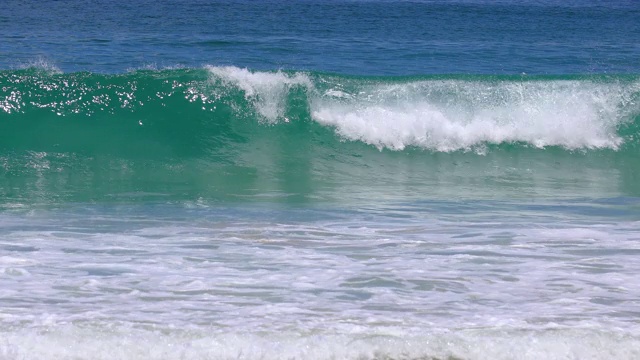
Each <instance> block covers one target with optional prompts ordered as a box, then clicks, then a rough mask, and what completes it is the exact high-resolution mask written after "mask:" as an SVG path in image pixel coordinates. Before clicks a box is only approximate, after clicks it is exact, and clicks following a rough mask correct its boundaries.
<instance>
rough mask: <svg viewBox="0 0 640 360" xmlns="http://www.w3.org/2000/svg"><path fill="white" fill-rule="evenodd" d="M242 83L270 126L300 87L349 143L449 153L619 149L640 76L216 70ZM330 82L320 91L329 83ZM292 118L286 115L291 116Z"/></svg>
mask: <svg viewBox="0 0 640 360" xmlns="http://www.w3.org/2000/svg"><path fill="white" fill-rule="evenodd" d="M208 70H209V71H210V72H211V73H212V74H213V76H214V78H215V79H222V80H223V81H224V82H225V83H226V84H230V85H232V86H236V87H238V88H239V89H242V90H243V91H244V93H245V96H246V98H247V100H249V101H250V103H251V104H253V106H254V107H255V109H256V111H257V113H258V114H260V115H261V116H263V117H264V118H265V119H267V121H268V122H270V123H272V124H273V123H276V122H278V121H279V120H282V119H284V114H285V112H286V108H287V106H288V104H287V101H288V100H287V97H288V95H289V94H290V91H291V89H292V88H293V87H296V86H298V87H303V88H305V89H306V91H307V93H308V96H309V101H310V112H311V116H312V118H313V119H314V120H315V121H317V122H318V123H320V124H323V125H327V126H331V127H333V128H334V129H335V131H336V133H337V134H338V135H340V136H341V137H342V138H344V139H346V140H353V141H362V142H364V143H367V144H370V145H374V146H376V147H378V148H379V149H382V148H388V149H392V150H403V149H404V148H406V147H408V146H414V147H419V148H423V149H428V150H433V151H442V152H450V151H457V150H464V151H468V150H475V151H479V150H480V151H481V150H482V147H483V146H485V145H486V144H502V143H516V142H517V143H526V144H529V145H530V146H532V147H536V148H543V147H547V146H560V147H564V148H566V149H569V150H576V149H594V148H608V149H614V150H616V149H618V148H619V146H620V145H621V144H622V143H623V142H624V139H623V138H621V137H620V136H619V135H618V133H617V130H618V128H619V127H620V126H621V125H623V123H624V122H625V121H632V119H631V118H632V116H634V114H635V115H637V113H638V111H639V110H640V109H639V108H638V106H639V105H638V104H636V103H635V102H634V98H633V97H634V96H635V94H637V93H638V91H640V83H637V82H636V83H628V84H622V83H618V82H595V81H591V80H526V78H523V80H522V81H517V80H509V81H507V80H505V81H499V82H496V81H489V80H484V81H482V80H421V81H405V82H398V83H393V82H388V83H384V82H376V81H366V80H353V79H349V78H339V77H326V78H320V79H318V80H317V81H316V82H317V84H314V83H313V81H312V79H311V76H310V75H308V74H305V73H293V74H287V73H283V72H277V73H269V72H250V71H249V70H246V69H240V68H235V67H208ZM321 89H322V90H321ZM284 120H285V121H288V119H284Z"/></svg>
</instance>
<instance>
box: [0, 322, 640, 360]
mask: <svg viewBox="0 0 640 360" xmlns="http://www.w3.org/2000/svg"><path fill="white" fill-rule="evenodd" d="M639 356H640V338H638V337H635V336H629V335H626V334H624V333H623V332H616V331H613V332H602V331H598V330H595V329H547V330H537V331H532V330H518V329H512V330H507V329H502V330H499V331H498V330H491V329H476V330H462V331H455V332H452V331H433V330H428V331H426V332H425V331H421V332H420V333H419V334H408V333H404V334H402V333H397V334H394V335H389V334H385V333H378V334H376V333H369V334H357V333H354V334H306V335H305V334H298V333H291V332H284V333H278V334H275V333H274V334H269V335H267V334H258V333H233V332H221V331H219V330H217V329H215V328H211V329H200V330H186V329H185V330H179V329H175V328H173V329H172V328H165V329H162V328H157V327H154V326H148V327H147V328H146V329H145V328H132V327H128V326H126V325H116V326H113V325H112V326H108V327H104V326H95V325H80V326H78V325H68V324H67V325H58V326H56V325H48V326H43V327H39V328H22V329H17V330H15V331H12V332H4V333H0V358H2V359H3V360H14V359H39V360H48V359H58V360H67V359H69V360H70V359H92V360H101V359H122V360H129V359H131V360H134V359H145V360H156V359H157V360H161V359H162V360H165V359H166V360H169V359H171V360H174V359H189V360H191V359H193V360H198V359H265V360H269V359H305V360H314V359H327V360H328V359H345V360H347V359H358V360H368V359H407V360H408V359H448V358H455V359H473V360H485V359H486V360H489V359H491V360H501V359H504V360H507V359H532V360H533V359H550V360H553V359H635V358H638V357H639Z"/></svg>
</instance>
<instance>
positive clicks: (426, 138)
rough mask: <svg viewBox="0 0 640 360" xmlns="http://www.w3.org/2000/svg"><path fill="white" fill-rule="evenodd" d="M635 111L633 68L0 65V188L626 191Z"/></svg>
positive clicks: (332, 193) (72, 196) (8, 197)
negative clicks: (87, 68) (505, 72)
mask: <svg viewBox="0 0 640 360" xmlns="http://www.w3.org/2000/svg"><path fill="white" fill-rule="evenodd" d="M639 126H640V76H636V75H620V76H610V75H588V76H587V75H585V76H535V77H531V76H524V75H523V76H473V75H469V76H467V75H439V76H423V77H355V76H341V75H335V74H324V73H313V72H252V71H249V70H245V69H238V68H234V67H207V68H203V69H172V70H157V71H156V70H140V71H134V72H130V73H126V74H111V75H109V74H93V73H88V72H87V73H72V74H61V73H55V72H51V71H46V70H42V69H23V70H12V71H2V72H0V166H1V167H0V170H2V171H3V176H2V177H1V178H0V186H1V187H0V189H1V190H0V196H1V198H2V199H4V202H5V203H13V202H23V203H24V202H27V203H29V202H56V201H106V200H109V199H115V200H123V199H124V200H127V201H129V200H132V199H133V200H135V201H137V199H140V198H143V199H148V198H158V197H159V198H162V199H165V198H169V199H214V200H217V199H222V200H229V199H247V198H251V199H258V198H259V199H270V200H269V201H272V200H273V199H285V200H286V201H291V199H294V200H296V201H311V200H318V199H320V200H322V199H334V200H335V199H343V198H349V197H351V198H367V197H368V196H370V194H371V193H375V194H377V195H376V196H379V197H383V198H384V197H394V196H400V195H402V196H408V197H411V196H449V194H450V193H451V194H455V195H456V196H494V195H496V194H497V195H496V196H498V195H499V194H503V195H506V194H509V193H511V191H515V192H521V190H522V189H523V188H527V187H529V188H531V187H533V189H534V190H535V191H540V192H542V193H543V194H542V195H545V194H547V195H549V194H555V195H554V196H556V195H557V193H556V192H553V191H552V190H553V189H554V188H557V187H560V188H562V189H564V190H563V191H562V192H561V194H565V195H567V196H581V195H584V194H585V193H583V192H581V191H580V189H579V188H578V187H572V185H571V184H573V185H576V184H581V183H583V182H585V181H588V182H590V184H591V185H587V186H586V188H588V189H587V190H588V191H595V192H604V193H607V194H609V195H611V194H613V195H621V194H622V195H634V196H635V195H636V194H637V193H639V192H638V186H637V185H635V183H637V182H636V180H638V179H637V177H638V176H637V175H636V174H638V170H639V169H638V165H637V161H636V159H637V155H638V145H639V144H640V138H639V137H638V134H640V131H639V130H640V128H639ZM567 171H569V172H568V173H567ZM527 174H529V175H527ZM509 176H511V177H512V178H509ZM531 179H535V181H537V182H535V184H532V182H531V181H532V180H531ZM545 179H546V180H545ZM541 181H542V182H543V184H542V185H540V182H541ZM567 184H568V185H567ZM593 184H596V185H597V186H595V185H593ZM607 184H609V185H607ZM583 185H584V184H583ZM592 185H593V186H592ZM576 186H577V185H576ZM594 187H595V188H596V189H595V190H594ZM478 189H480V190H478ZM483 189H484V190H483ZM500 189H503V190H504V191H502V192H501V191H500ZM465 191H467V193H465ZM535 191H533V192H532V193H531V195H532V196H534V195H540V194H537V193H536V192H535ZM416 192H417V193H416ZM425 192H426V194H425ZM525 193H526V192H525ZM368 194H369V195H368ZM412 194H413V195H412ZM464 194H466V195H464ZM589 194H590V195H589V196H591V195H593V196H598V195H594V194H591V193H589Z"/></svg>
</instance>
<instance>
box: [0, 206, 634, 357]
mask: <svg viewBox="0 0 640 360" xmlns="http://www.w3.org/2000/svg"><path fill="white" fill-rule="evenodd" d="M520 206H522V205H518V204H509V203H492V202H487V203H482V204H475V205H474V206H473V208H474V209H483V211H477V212H469V209H468V208H467V207H465V206H464V204H463V203H460V204H458V203H442V202H435V203H416V204H405V205H402V204H398V205H393V206H391V205H390V206H389V207H382V208H371V209H366V208H362V209H360V210H347V209H342V210H340V209H331V208H327V209H317V210H313V209H309V208H308V209H306V210H295V209H293V210H277V209H275V208H270V207H255V206H254V207H252V208H240V207H236V208H233V207H232V208H216V207H212V208H209V207H207V206H206V205H204V204H192V205H188V204H187V205H186V206H179V205H171V206H169V205H156V206H151V205H137V206H120V207H117V206H89V205H87V206H79V207H76V208H68V209H66V210H65V209H58V210H55V211H53V212H49V211H45V210H34V211H28V210H23V209H19V208H16V210H13V211H10V212H6V213H5V214H3V215H2V217H1V218H0V223H1V224H2V226H1V227H0V229H2V230H1V233H0V236H1V237H0V238H1V239H2V240H1V241H0V254H1V255H0V308H2V311H1V312H0V357H1V358H7V359H107V358H118V359H143V358H144V359H176V358H177V359H212V358H213V359H236V358H245V359H254V358H264V359H281V358H293V359H332V358H334V359H336V358H340V359H343V358H344V359H373V358H385V356H386V357H390V358H400V359H403V358H406V359H411V358H420V357H440V358H446V357H448V356H453V357H457V358H461V359H513V358H519V359H539V358H545V359H578V358H580V359H582V358H591V359H609V358H612V357H613V358H620V359H633V358H636V357H638V356H639V355H640V326H639V325H640V324H639V323H638V320H637V319H638V316H639V315H640V303H639V302H638V300H637V299H638V298H640V291H639V290H638V289H640V281H639V280H638V277H637V274H638V272H639V271H640V262H639V261H638V260H637V255H638V254H640V236H638V234H640V223H638V222H637V221H634V220H624V219H622V218H620V219H614V218H610V220H602V219H603V218H606V217H603V215H604V214H606V213H607V211H608V208H607V207H606V206H595V205H594V206H593V207H589V206H588V205H586V204H582V203H576V204H570V203H569V204H565V205H560V206H562V212H560V213H558V214H559V216H557V217H554V216H551V215H553V214H554V211H556V212H557V211H558V209H557V208H556V209H555V210H554V208H552V207H549V208H548V207H545V206H541V207H539V208H535V207H532V208H529V210H526V207H525V208H520ZM595 213H599V215H598V214H595Z"/></svg>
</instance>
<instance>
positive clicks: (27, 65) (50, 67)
mask: <svg viewBox="0 0 640 360" xmlns="http://www.w3.org/2000/svg"><path fill="white" fill-rule="evenodd" d="M18 68H19V69H38V70H42V71H44V72H47V73H50V74H61V73H62V70H60V68H58V67H57V66H56V65H55V63H54V62H52V61H51V60H48V59H45V58H43V57H38V58H35V59H33V60H31V61H26V62H23V63H20V64H19V65H18Z"/></svg>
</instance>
